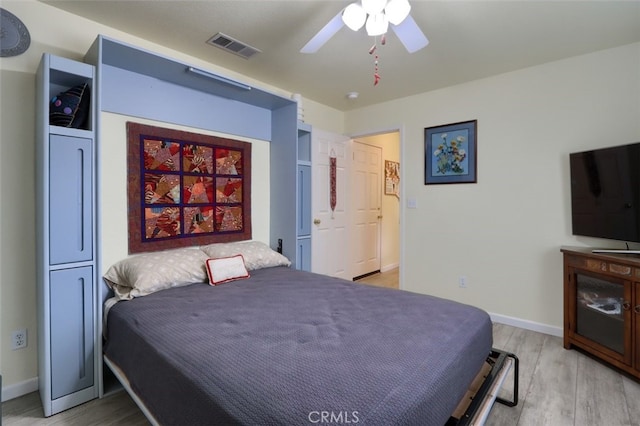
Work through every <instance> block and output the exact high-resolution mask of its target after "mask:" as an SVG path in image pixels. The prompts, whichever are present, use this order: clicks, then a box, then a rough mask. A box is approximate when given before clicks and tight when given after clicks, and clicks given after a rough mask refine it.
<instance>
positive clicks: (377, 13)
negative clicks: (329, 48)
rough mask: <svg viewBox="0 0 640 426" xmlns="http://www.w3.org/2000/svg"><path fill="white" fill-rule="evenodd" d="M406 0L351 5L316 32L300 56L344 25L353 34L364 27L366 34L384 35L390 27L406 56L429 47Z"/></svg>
mask: <svg viewBox="0 0 640 426" xmlns="http://www.w3.org/2000/svg"><path fill="white" fill-rule="evenodd" d="M410 11H411V5H410V4H409V1H408V0H361V1H356V2H354V3H351V4H350V5H348V6H347V7H345V8H344V9H343V10H341V11H340V12H339V13H338V14H337V15H336V16H334V17H333V19H331V20H330V21H329V22H328V23H327V24H326V25H325V26H324V27H322V29H321V30H320V31H318V33H317V34H316V35H315V36H313V38H311V40H309V42H308V43H307V44H305V45H304V47H303V48H302V49H300V52H301V53H315V52H317V51H318V50H319V49H320V48H321V47H322V46H324V44H325V43H326V42H327V41H329V39H330V38H331V37H333V36H334V34H335V33H337V32H338V30H340V29H341V28H342V27H343V26H344V25H346V26H348V27H349V28H350V29H352V30H353V31H358V30H360V28H362V27H363V26H365V28H366V31H367V34H368V35H370V36H379V35H383V34H386V32H387V29H388V27H391V29H392V30H393V32H394V33H396V35H397V36H398V38H399V39H400V41H401V42H402V44H403V45H404V47H405V48H406V49H407V51H408V52H409V53H414V52H417V51H418V50H420V49H422V48H423V47H425V46H426V45H427V44H429V40H428V39H427V37H426V36H425V35H424V33H423V32H422V30H421V29H420V27H418V24H416V21H414V20H413V18H412V17H411V15H409V12H410Z"/></svg>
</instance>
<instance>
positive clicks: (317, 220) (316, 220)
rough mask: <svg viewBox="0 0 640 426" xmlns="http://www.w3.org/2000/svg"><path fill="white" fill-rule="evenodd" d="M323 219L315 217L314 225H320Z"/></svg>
mask: <svg viewBox="0 0 640 426" xmlns="http://www.w3.org/2000/svg"><path fill="white" fill-rule="evenodd" d="M320 222H321V220H320V219H313V224H314V225H320Z"/></svg>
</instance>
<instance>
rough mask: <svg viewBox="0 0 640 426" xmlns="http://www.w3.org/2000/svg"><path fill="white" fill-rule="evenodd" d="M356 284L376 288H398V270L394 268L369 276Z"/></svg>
mask: <svg viewBox="0 0 640 426" xmlns="http://www.w3.org/2000/svg"><path fill="white" fill-rule="evenodd" d="M356 282H357V283H360V284H369V285H374V286H376V287H388V288H399V283H400V275H399V269H398V268H395V269H391V270H390V271H385V272H379V273H377V274H373V275H369V276H368V277H365V278H360V279H359V280H357V281H356Z"/></svg>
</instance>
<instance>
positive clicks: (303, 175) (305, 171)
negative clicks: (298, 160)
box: [297, 165, 311, 237]
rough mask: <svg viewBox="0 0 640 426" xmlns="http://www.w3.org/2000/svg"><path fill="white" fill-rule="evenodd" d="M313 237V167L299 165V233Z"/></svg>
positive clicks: (299, 234)
mask: <svg viewBox="0 0 640 426" xmlns="http://www.w3.org/2000/svg"><path fill="white" fill-rule="evenodd" d="M297 235H298V236H299V237H300V236H306V235H311V166H307V165H298V233H297Z"/></svg>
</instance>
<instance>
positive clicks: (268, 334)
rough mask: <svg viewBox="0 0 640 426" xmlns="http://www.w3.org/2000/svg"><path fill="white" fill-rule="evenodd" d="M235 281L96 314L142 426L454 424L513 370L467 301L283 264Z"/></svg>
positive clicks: (484, 318) (178, 289) (108, 355)
mask: <svg viewBox="0 0 640 426" xmlns="http://www.w3.org/2000/svg"><path fill="white" fill-rule="evenodd" d="M248 275H250V276H249V277H248V278H244V279H241V280H237V281H230V282H223V283H221V284H222V285H216V286H212V285H208V284H207V283H189V284H188V285H184V284H185V283H180V285H173V284H172V285H170V286H169V288H165V289H162V290H159V291H153V292H151V293H149V294H145V295H144V297H133V298H131V299H130V300H125V301H120V302H118V303H115V304H114V305H113V306H111V307H110V308H109V309H108V313H107V315H106V322H105V343H104V359H105V362H106V363H107V365H109V367H110V368H111V369H112V370H113V371H114V373H115V374H116V376H117V377H118V378H119V379H120V381H121V382H122V383H123V385H124V386H125V388H126V389H127V390H128V391H129V393H130V394H132V396H133V397H134V399H135V400H136V402H138V404H139V405H140V406H141V408H143V411H144V412H145V414H146V415H147V417H148V418H149V420H150V421H151V422H152V423H157V424H166V425H186V424H188V425H211V424H215V425H226V424H242V425H302V424H315V423H334V424H337V423H341V424H344V423H358V424H364V425H413V424H415V425H443V424H446V423H448V424H466V423H470V422H475V421H477V416H478V415H477V413H479V412H481V411H482V410H481V409H480V402H481V400H482V399H486V398H487V397H490V398H491V399H495V398H496V393H497V391H496V386H498V387H499V384H500V383H501V381H503V380H504V377H505V374H506V370H508V368H509V367H510V365H511V364H512V362H513V361H512V360H517V358H515V355H513V354H506V353H501V352H500V351H496V350H495V349H492V325H491V321H490V318H489V316H488V315H487V313H486V312H484V311H482V310H480V309H478V308H475V307H472V306H469V305H464V304H461V303H457V302H453V301H450V300H445V299H440V298H437V297H432V296H427V295H421V294H416V293H410V292H405V291H398V290H392V289H385V288H378V287H370V286H366V285H362V284H357V283H353V282H349V281H345V280H341V279H337V278H332V277H327V276H324V275H319V274H314V273H309V272H303V271H298V270H294V269H291V268H289V267H287V266H284V265H279V266H270V265H268V267H260V268H252V269H251V270H250V272H248ZM515 377H516V378H517V373H516V374H515ZM487 378H490V380H486V379H487ZM485 382H486V383H485ZM471 387H475V390H474V391H473V392H472V393H470V392H471V391H470V389H471ZM475 393H478V396H476V395H475ZM481 394H483V395H481ZM481 397H482V398H481ZM514 398H515V399H514V401H504V400H502V401H501V402H505V403H509V404H511V405H515V403H517V383H516V384H515V395H514ZM465 400H467V401H468V402H467V403H466V404H464V403H463V402H464V401H465ZM498 400H499V401H500V399H499V398H498ZM492 402H493V401H491V402H490V403H492ZM461 404H462V405H464V407H463V408H461V407H462V405H461ZM469 406H470V408H471V411H469V410H470V409H469V408H468V407H469ZM489 408H490V406H489ZM485 410H487V408H485ZM455 412H458V413H459V414H457V415H456V416H454V413H455ZM485 417H486V414H485ZM473 418H476V420H473V421H472V419H473Z"/></svg>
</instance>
